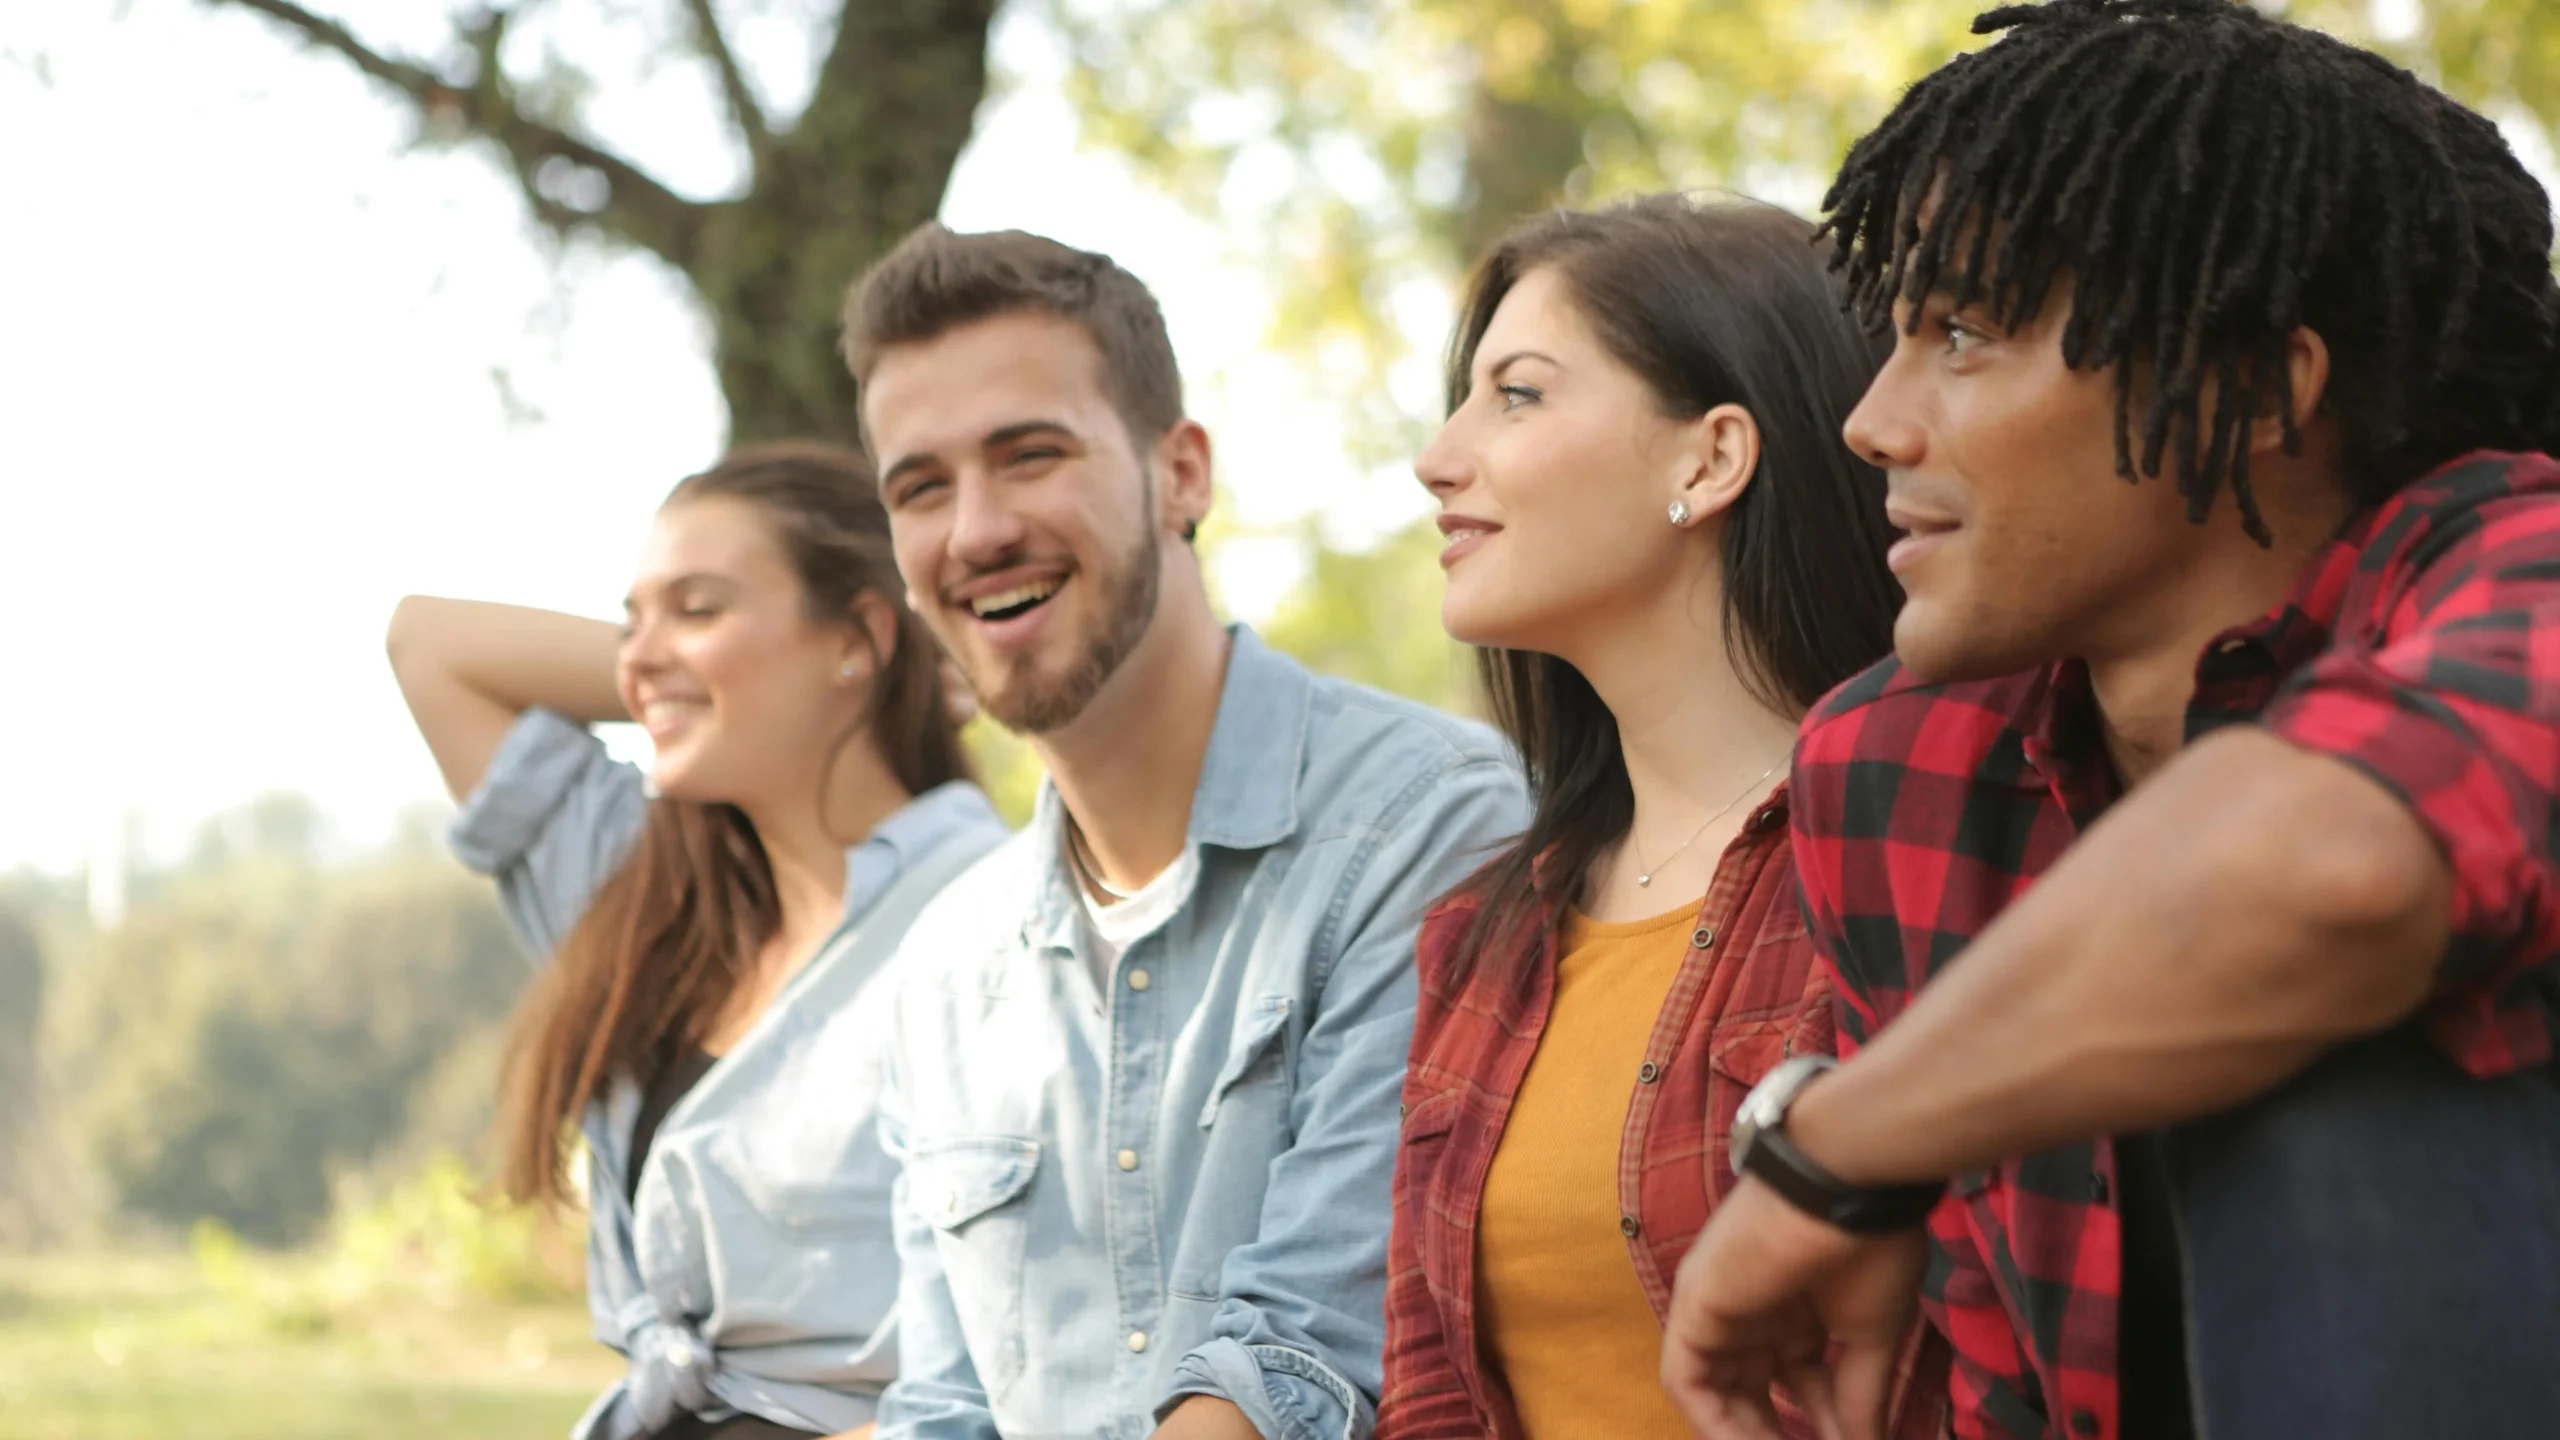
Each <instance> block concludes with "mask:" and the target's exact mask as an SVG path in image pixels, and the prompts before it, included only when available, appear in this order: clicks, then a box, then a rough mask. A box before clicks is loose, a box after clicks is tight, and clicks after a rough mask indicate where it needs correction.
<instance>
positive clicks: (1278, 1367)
mask: <svg viewBox="0 0 2560 1440" xmlns="http://www.w3.org/2000/svg"><path fill="white" fill-rule="evenodd" d="M1192 1395H1215V1396H1217V1397H1218V1398H1219V1399H1221V1400H1225V1401H1227V1402H1228V1403H1230V1404H1232V1405H1234V1406H1235V1407H1236V1408H1237V1409H1240V1410H1242V1411H1244V1413H1245V1418H1246V1419H1248V1420H1251V1421H1252V1422H1253V1428H1255V1429H1256V1430H1259V1431H1261V1432H1262V1433H1263V1434H1264V1435H1265V1436H1266V1437H1269V1440H1368V1437H1369V1435H1370V1433H1371V1432H1372V1431H1374V1430H1375V1429H1376V1428H1377V1423H1378V1412H1377V1407H1376V1406H1375V1405H1374V1404H1373V1403H1371V1401H1370V1400H1369V1397H1368V1396H1366V1395H1363V1394H1361V1393H1360V1390H1359V1388H1358V1387H1357V1386H1355V1385H1353V1384H1352V1383H1351V1382H1350V1381H1348V1380H1346V1379H1344V1378H1343V1377H1342V1375H1341V1373H1340V1372H1338V1371H1336V1370H1335V1369H1334V1368H1333V1367H1332V1366H1330V1365H1327V1364H1325V1363H1324V1362H1323V1361H1321V1360H1318V1359H1316V1358H1315V1357H1314V1356H1312V1355H1309V1354H1307V1353H1306V1352H1305V1351H1303V1350H1292V1349H1290V1348H1289V1347H1287V1346H1285V1345H1247V1344H1245V1343H1244V1342H1242V1341H1240V1340H1230V1339H1218V1340H1212V1341H1210V1342H1209V1343H1208V1344H1206V1345H1203V1346H1201V1347H1200V1348H1199V1349H1197V1350H1194V1351H1192V1352H1191V1353H1190V1354H1188V1355H1185V1356H1183V1357H1182V1363H1181V1364H1180V1365H1179V1366H1177V1367H1175V1370H1174V1387H1173V1393H1172V1394H1170V1395H1168V1396H1166V1397H1165V1400H1164V1403H1163V1404H1161V1405H1159V1406H1158V1407H1157V1408H1156V1416H1157V1418H1158V1419H1159V1420H1161V1419H1162V1418H1163V1417H1164V1416H1166V1415H1169V1414H1171V1413H1172V1412H1173V1408H1174V1407H1175V1406H1177V1405H1179V1404H1181V1403H1182V1401H1183V1400H1184V1399H1185V1398H1187V1397H1189V1396H1192Z"/></svg>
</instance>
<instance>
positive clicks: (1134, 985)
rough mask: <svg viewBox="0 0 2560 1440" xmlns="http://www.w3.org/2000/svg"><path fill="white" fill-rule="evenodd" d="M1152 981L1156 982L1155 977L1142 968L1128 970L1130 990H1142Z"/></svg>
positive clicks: (1151, 983) (1152, 982)
mask: <svg viewBox="0 0 2560 1440" xmlns="http://www.w3.org/2000/svg"><path fill="white" fill-rule="evenodd" d="M1154 983H1156V981H1155V977H1154V976H1152V975H1149V974H1148V973H1147V972H1146V971H1144V970H1132V971H1130V972H1129V988H1130V989H1132V990H1144V989H1146V988H1147V987H1148V986H1150V985H1153V984H1154Z"/></svg>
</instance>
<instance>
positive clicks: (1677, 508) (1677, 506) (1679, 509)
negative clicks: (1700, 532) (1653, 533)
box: [1671, 500, 1689, 525]
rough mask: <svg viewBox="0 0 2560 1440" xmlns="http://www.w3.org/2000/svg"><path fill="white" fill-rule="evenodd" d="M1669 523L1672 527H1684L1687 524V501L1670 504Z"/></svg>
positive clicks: (1676, 501) (1675, 501)
mask: <svg viewBox="0 0 2560 1440" xmlns="http://www.w3.org/2000/svg"><path fill="white" fill-rule="evenodd" d="M1671 523H1672V524H1674V525H1686V524H1688V523H1689V502H1688V501H1686V500H1674V501H1672V502H1671Z"/></svg>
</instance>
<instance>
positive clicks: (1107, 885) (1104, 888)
mask: <svg viewBox="0 0 2560 1440" xmlns="http://www.w3.org/2000/svg"><path fill="white" fill-rule="evenodd" d="M1725 808H1726V809H1728V810H1730V809H1732V808H1733V807H1732V806H1730V805H1728V806H1726V807H1725ZM1689 838H1691V839H1693V840H1694V839H1696V838H1697V837H1696V836H1694V835H1693V836H1691V837H1689ZM1067 863H1069V864H1071V865H1073V866H1075V867H1076V873H1077V874H1078V875H1081V876H1083V877H1084V881H1085V883H1086V884H1088V885H1091V886H1092V887H1093V888H1094V889H1096V890H1099V891H1101V892H1102V893H1103V894H1105V895H1108V896H1110V897H1111V898H1112V899H1114V900H1134V899H1136V898H1137V895H1138V892H1137V891H1136V890H1123V889H1121V888H1120V887H1119V886H1117V885H1114V884H1112V883H1111V882H1110V881H1108V880H1105V879H1103V878H1102V874H1101V872H1100V871H1099V870H1097V869H1096V868H1095V866H1094V863H1093V862H1092V861H1091V860H1088V859H1086V858H1085V853H1084V827H1083V826H1081V825H1078V824H1077V823H1076V817H1074V816H1073V815H1070V816H1068V817H1067ZM1141 888H1144V887H1141Z"/></svg>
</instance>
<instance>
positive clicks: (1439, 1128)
mask: <svg viewBox="0 0 2560 1440" xmlns="http://www.w3.org/2000/svg"><path fill="white" fill-rule="evenodd" d="M1465 1101H1466V1092H1464V1091H1463V1090H1456V1089H1450V1090H1442V1091H1439V1092H1437V1093H1435V1094H1431V1095H1425V1096H1422V1097H1421V1098H1419V1099H1417V1100H1414V1101H1412V1102H1410V1103H1409V1104H1408V1105H1407V1106H1406V1108H1405V1114H1404V1129H1403V1133H1402V1134H1401V1135H1400V1136H1399V1137H1398V1141H1397V1145H1396V1198H1397V1206H1396V1214H1395V1223H1396V1224H1398V1225H1402V1226H1407V1227H1410V1230H1409V1233H1411V1234H1412V1236H1413V1254H1414V1255H1415V1256H1417V1257H1418V1258H1419V1259H1420V1261H1421V1264H1422V1275H1423V1280H1424V1282H1425V1283H1426V1284H1428V1285H1429V1286H1430V1288H1431V1293H1432V1296H1433V1298H1435V1299H1437V1300H1441V1301H1444V1302H1445V1301H1447V1300H1449V1299H1451V1298H1452V1297H1453V1296H1454V1295H1455V1293H1456V1291H1457V1288H1458V1285H1459V1282H1460V1279H1461V1277H1462V1275H1463V1274H1464V1273H1465V1272H1464V1262H1465V1261H1466V1259H1467V1258H1468V1254H1469V1252H1471V1251H1472V1249H1473V1248H1474V1245H1475V1215H1476V1208H1477V1205H1478V1203H1479V1202H1480V1200H1481V1198H1482V1197H1481V1196H1475V1195H1466V1196H1458V1195H1451V1194H1449V1193H1448V1191H1449V1190H1450V1188H1451V1183H1450V1182H1451V1176H1450V1174H1449V1168H1450V1163H1451V1161H1452V1160H1453V1159H1454V1158H1455V1157H1454V1156H1453V1155H1452V1154H1451V1151H1450V1144H1449V1136H1450V1132H1452V1131H1454V1130H1456V1129H1457V1127H1458V1115H1459V1112H1460V1110H1462V1109H1463V1108H1464V1106H1465ZM1457 1216H1463V1217H1464V1220H1463V1223H1461V1221H1460V1220H1459V1219H1457V1218H1454V1217H1457Z"/></svg>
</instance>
